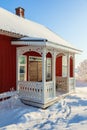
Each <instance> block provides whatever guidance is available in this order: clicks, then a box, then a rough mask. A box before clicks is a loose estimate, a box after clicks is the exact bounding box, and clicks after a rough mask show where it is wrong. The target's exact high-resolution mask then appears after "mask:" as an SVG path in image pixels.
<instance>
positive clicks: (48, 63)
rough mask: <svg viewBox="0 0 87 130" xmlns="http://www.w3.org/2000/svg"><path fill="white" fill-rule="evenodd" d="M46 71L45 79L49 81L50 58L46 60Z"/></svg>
mask: <svg viewBox="0 0 87 130" xmlns="http://www.w3.org/2000/svg"><path fill="white" fill-rule="evenodd" d="M46 70H47V71H46V78H47V79H50V80H51V75H52V73H51V58H47V66H46Z"/></svg>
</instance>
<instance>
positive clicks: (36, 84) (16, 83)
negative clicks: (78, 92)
mask: <svg viewBox="0 0 87 130" xmlns="http://www.w3.org/2000/svg"><path fill="white" fill-rule="evenodd" d="M79 52H80V51H79V50H77V49H76V48H74V47H73V46H72V45H71V44H69V43H68V42H67V41H65V40H64V39H62V38H60V37H59V36H58V35H56V34H55V33H53V32H52V31H50V30H49V29H48V28H46V27H45V26H43V25H40V24H38V23H35V22H33V21H30V20H27V19H25V18H24V9H23V8H21V7H19V8H16V15H15V14H12V13H10V12H9V11H7V10H4V9H2V8H0V93H2V92H6V91H10V89H11V88H14V89H15V90H18V92H19V95H20V98H21V100H22V101H23V102H24V103H26V104H31V105H35V106H38V107H43V108H45V107H47V106H49V105H50V104H52V103H53V102H55V101H56V100H57V99H58V97H59V95H58V94H59V93H58V92H60V91H62V92H66V93H68V92H72V91H73V90H74V89H75V74H74V69H75V54H76V53H79Z"/></svg>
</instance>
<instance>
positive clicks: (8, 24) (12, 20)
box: [0, 8, 76, 50]
mask: <svg viewBox="0 0 87 130" xmlns="http://www.w3.org/2000/svg"><path fill="white" fill-rule="evenodd" d="M0 30H3V31H7V32H11V33H15V34H19V35H20V36H28V37H32V38H36V39H37V38H38V39H45V40H47V41H49V42H51V43H56V44H58V45H61V46H65V47H69V48H72V49H75V48H74V47H73V46H72V45H71V44H70V43H68V42H67V41H65V40H64V39H62V38H61V37H60V36H58V35H57V34H55V33H54V32H52V31H51V30H50V29H48V28H47V27H45V26H43V25H41V24H38V23H36V22H33V21H30V20H27V19H25V18H22V17H19V16H17V15H15V14H13V13H11V12H9V11H7V10H5V9H3V8H0ZM75 50H76V49H75Z"/></svg>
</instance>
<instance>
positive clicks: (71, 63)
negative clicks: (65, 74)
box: [70, 57, 73, 77]
mask: <svg viewBox="0 0 87 130" xmlns="http://www.w3.org/2000/svg"><path fill="white" fill-rule="evenodd" d="M70 77H73V58H72V57H70Z"/></svg>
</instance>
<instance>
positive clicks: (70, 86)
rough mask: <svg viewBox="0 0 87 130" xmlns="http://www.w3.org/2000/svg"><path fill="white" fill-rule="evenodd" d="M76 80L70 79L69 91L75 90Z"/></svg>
mask: <svg viewBox="0 0 87 130" xmlns="http://www.w3.org/2000/svg"><path fill="white" fill-rule="evenodd" d="M74 81H75V79H74V78H69V91H72V90H73V89H74Z"/></svg>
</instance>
